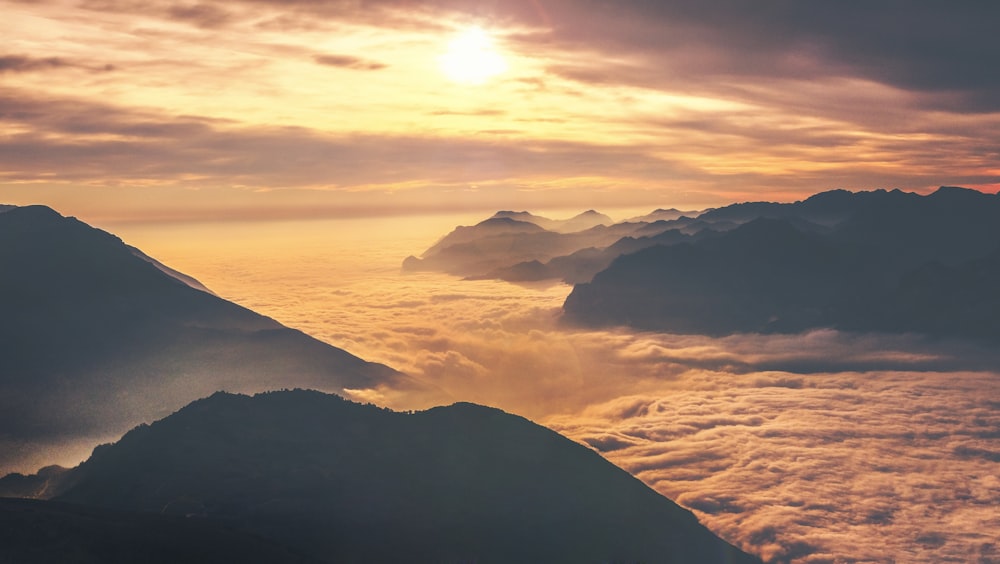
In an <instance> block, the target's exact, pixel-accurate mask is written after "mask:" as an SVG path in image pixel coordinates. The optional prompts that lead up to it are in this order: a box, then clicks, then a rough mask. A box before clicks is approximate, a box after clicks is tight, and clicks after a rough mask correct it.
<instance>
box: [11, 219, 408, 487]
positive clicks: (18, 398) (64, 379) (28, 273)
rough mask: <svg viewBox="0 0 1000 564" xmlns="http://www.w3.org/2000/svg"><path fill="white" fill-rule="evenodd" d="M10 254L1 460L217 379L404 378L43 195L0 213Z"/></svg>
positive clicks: (213, 384)
mask: <svg viewBox="0 0 1000 564" xmlns="http://www.w3.org/2000/svg"><path fill="white" fill-rule="evenodd" d="M0 264H2V265H3V271H2V274H0V311H2V312H3V315H0V358H2V359H3V365H2V366H3V370H2V373H0V451H3V454H0V472H4V471H9V470H10V469H12V468H15V467H18V457H22V456H27V455H30V454H31V452H32V451H33V449H35V448H42V447H43V446H44V445H46V444H48V443H50V442H60V441H66V440H69V439H72V438H74V437H90V438H93V437H106V439H105V440H107V439H108V438H113V437H115V436H118V435H120V434H121V433H123V432H125V431H126V430H128V429H130V428H132V427H133V426H135V425H137V424H139V423H141V422H144V421H150V420H153V419H155V418H158V417H163V416H165V415H167V414H169V413H171V412H173V411H175V410H177V409H179V408H180V407H182V406H184V405H185V404H187V403H189V402H191V401H193V400H195V399H198V398H201V397H205V396H207V395H209V394H211V393H213V392H215V391H217V390H220V389H226V390H231V391H237V392H256V391H263V390H269V389H275V388H293V387H308V388H315V389H320V390H326V391H331V392H336V391H340V390H342V389H343V388H344V387H349V388H357V387H367V386H371V385H373V384H375V383H377V382H384V381H389V380H394V381H399V380H401V379H404V378H405V376H403V375H402V374H400V373H398V372H396V371H394V370H392V369H391V368H388V367H386V366H383V365H379V364H373V363H369V362H365V361H364V360H362V359H360V358H357V357H355V356H353V355H351V354H349V353H347V352H345V351H343V350H340V349H337V348H335V347H332V346H330V345H328V344H326V343H323V342H321V341H318V340H316V339H314V338H312V337H310V336H308V335H305V334H303V333H302V332H300V331H296V330H294V329H289V328H287V327H284V326H283V325H281V324H279V323H278V322H276V321H274V320H273V319H270V318H267V317H264V316H262V315H259V314H257V313H254V312H252V311H250V310H248V309H246V308H243V307H240V306H238V305H236V304H233V303H231V302H228V301H225V300H223V299H221V298H219V297H217V296H215V295H212V294H210V293H208V292H206V291H203V290H199V289H197V288H199V287H202V286H201V285H200V284H199V283H198V282H197V281H196V280H194V279H192V278H190V277H187V276H184V275H182V274H180V273H177V272H176V271H172V270H171V269H169V268H167V267H165V266H163V265H161V264H159V263H157V262H156V261H155V260H153V259H151V258H149V257H146V256H145V255H143V254H142V253H141V251H138V250H137V249H134V248H132V247H129V246H127V245H125V244H124V243H123V242H122V241H121V240H119V239H118V238H117V237H115V236H113V235H110V234H108V233H106V232H104V231H101V230H98V229H94V228H92V227H90V226H88V225H86V224H84V223H82V222H80V221H77V220H76V219H73V218H66V217H63V216H61V215H59V214H58V213H56V212H55V211H53V210H51V209H49V208H46V207H43V206H27V207H13V208H7V209H6V210H5V211H3V212H2V213H0ZM202 288H203V287H202Z"/></svg>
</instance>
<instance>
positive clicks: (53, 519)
mask: <svg viewBox="0 0 1000 564" xmlns="http://www.w3.org/2000/svg"><path fill="white" fill-rule="evenodd" d="M0 562H10V563H17V564H64V563H67V562H72V563H73V564H133V563H136V562H142V563H144V564H176V563H178V562H183V563H185V564H202V563H203V564H210V563H211V564H215V563H219V562H240V563H246V564H293V563H301V564H311V563H315V562H318V561H317V560H314V559H312V558H308V557H306V556H304V555H302V554H299V553H297V552H295V551H293V550H291V549H288V548H285V547H282V546H281V545H278V544H276V543H274V542H273V541H267V540H264V539H261V538H259V537H257V536H254V535H251V534H247V533H240V532H236V531H233V530H230V529H229V528H227V527H224V526H221V525H220V524H219V523H214V522H211V521H206V520H200V519H184V518H181V517H172V516H161V515H153V514H141V515H139V514H135V513H123V512H120V511H114V510H108V509H101V508H96V507H85V506H81V505H75V504H67V503H58V502H52V501H38V500H27V499H0Z"/></svg>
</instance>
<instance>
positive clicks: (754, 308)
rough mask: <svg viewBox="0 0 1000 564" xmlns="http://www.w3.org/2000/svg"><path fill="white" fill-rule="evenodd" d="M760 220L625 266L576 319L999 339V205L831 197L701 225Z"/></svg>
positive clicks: (597, 284) (904, 196) (993, 199)
mask: <svg viewBox="0 0 1000 564" xmlns="http://www.w3.org/2000/svg"><path fill="white" fill-rule="evenodd" d="M754 215H758V216H759V217H756V219H752V220H751V221H749V222H748V223H745V224H743V225H742V226H741V227H738V228H736V229H734V230H732V231H729V232H727V233H726V234H724V235H714V236H711V235H703V236H702V237H701V238H700V239H699V240H697V241H695V242H693V243H692V244H691V245H689V246H685V245H680V246H677V247H670V248H663V247H659V248H656V247H654V248H650V249H646V250H644V251H640V252H638V253H635V254H634V255H627V256H624V257H621V258H620V259H619V260H616V261H615V262H613V263H611V265H610V266H609V267H608V268H607V269H606V270H604V271H602V272H600V273H598V274H597V275H596V276H595V277H594V278H593V280H592V282H591V283H590V284H578V285H577V286H576V287H575V288H574V290H573V292H572V293H571V294H570V296H569V297H568V298H567V300H566V302H565V304H564V311H565V318H566V319H567V320H568V321H571V322H575V323H582V324H585V325H593V326H603V325H630V326H633V327H637V328H642V329H648V330H665V331H676V332H692V333H706V334H713V335H715V334H728V333H736V332H794V331H801V330H804V329H809V328H816V327H835V328H841V329H849V330H853V331H862V332H870V331H875V332H916V333H923V334H927V335H932V336H941V337H972V338H977V339H987V340H996V339H998V338H1000V330H998V329H1000V328H998V326H997V324H996V322H993V321H991V320H992V319H995V318H997V317H998V316H1000V305H998V300H997V298H996V291H995V289H994V288H995V286H991V283H992V282H994V281H997V280H996V279H997V270H998V269H997V266H996V265H997V262H998V261H997V258H996V257H997V252H996V250H997V249H998V248H1000V197H998V196H996V195H992V194H984V193H981V192H977V191H974V190H968V189H963V188H949V187H942V188H941V189H939V190H938V191H936V192H934V193H933V194H930V195H928V196H920V195H917V194H912V193H905V192H900V191H898V190H894V191H892V192H886V191H884V190H877V191H874V192H860V193H850V192H845V191H833V192H827V193H823V194H818V195H816V196H813V197H812V198H809V199H807V200H805V201H802V202H796V203H794V204H773V203H748V204H737V205H734V206H729V207H726V208H719V209H717V210H712V211H710V212H706V213H705V214H703V215H702V216H701V218H707V219H715V220H723V221H730V220H731V221H741V220H744V219H746V218H748V217H753V216H754ZM769 217H775V218H779V219H768V218H769ZM701 218H700V219H701Z"/></svg>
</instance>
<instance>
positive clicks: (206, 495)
mask: <svg viewBox="0 0 1000 564" xmlns="http://www.w3.org/2000/svg"><path fill="white" fill-rule="evenodd" d="M60 487H61V488H62V493H60V494H59V495H56V496H55V499H56V500H59V501H63V502H72V503H79V504H85V505H88V506H101V507H107V508H112V509H115V510H120V511H132V512H142V513H157V514H165V515H188V516H190V520H194V521H199V520H212V521H218V522H221V523H222V524H224V525H226V526H228V527H231V528H233V529H236V530H240V531H244V532H250V533H254V534H257V535H260V536H261V537H264V538H267V539H271V540H274V541H277V542H280V543H282V544H284V545H287V546H290V547H293V548H295V549H298V550H301V551H302V552H304V553H305V554H307V555H309V556H312V557H316V558H319V559H321V560H323V561H326V562H369V563H378V562H393V563H394V562H413V563H423V562H435V563H438V562H441V563H450V562H454V563H457V562H480V563H483V564H488V563H509V562H522V563H562V562H565V563H574V564H576V563H587V562H594V563H598V562H658V563H659V562H662V563H670V562H677V563H682V562H683V563H691V562H698V563H709V564H710V563H715V562H717V563H720V564H721V563H750V562H757V560H755V559H753V558H751V557H749V556H747V555H745V554H743V553H741V552H739V551H738V550H737V549H735V548H733V547H732V546H731V545H729V544H727V543H725V542H723V541H721V540H719V539H718V538H717V537H715V536H714V535H712V534H711V533H710V532H709V531H708V530H707V529H705V528H704V527H703V526H702V525H700V524H699V523H698V521H697V520H696V519H695V517H694V516H693V515H692V514H691V513H690V512H688V511H687V510H684V509H682V508H680V507H678V506H677V505H675V504H674V503H673V502H671V501H670V500H668V499H666V498H664V497H662V496H660V495H659V494H657V493H655V492H654V491H652V490H651V489H649V488H648V487H647V486H645V485H644V484H642V483H641V482H640V481H638V480H637V479H636V478H634V477H632V476H630V475H629V474H628V473H626V472H625V471H623V470H621V469H619V468H617V467H615V466H613V465H612V464H610V463H609V462H607V461H606V460H604V459H603V458H601V457H600V456H599V455H598V454H597V453H595V452H594V451H591V450H590V449H588V448H586V447H584V446H582V445H579V444H577V443H574V442H572V441H570V440H568V439H566V438H564V437H562V436H560V435H558V434H556V433H554V432H552V431H550V430H547V429H545V428H543V427H540V426H538V425H535V424H533V423H531V422H529V421H527V420H525V419H523V418H520V417H516V416H513V415H508V414H506V413H503V412H501V411H499V410H496V409H491V408H485V407H480V406H476V405H472V404H455V405H452V406H450V407H442V408H434V409H431V410H428V411H423V412H416V413H398V412H392V411H388V410H385V409H381V408H377V407H374V406H371V405H360V404H355V403H351V402H348V401H346V400H343V399H340V398H339V397H336V396H331V395H325V394H321V393H318V392H309V391H300V390H296V391H288V392H272V393H266V394H261V395H257V396H254V397H247V396H241V395H231V394H224V393H218V394H215V395H213V396H211V397H209V398H207V399H204V400H199V401H196V402H194V403H192V404H190V405H188V406H187V407H185V408H184V409H182V410H180V411H179V412H177V413H175V414H173V415H171V416H169V417H167V418H166V419H163V420H161V421H158V422H156V423H153V424H152V425H148V426H145V425H144V426H141V427H139V428H136V429H134V430H133V431H131V432H129V433H128V434H126V435H125V436H124V437H123V438H122V439H121V440H120V441H118V443H116V444H114V445H108V446H103V447H100V448H98V449H97V450H95V451H94V454H93V456H92V457H91V458H90V459H89V460H88V461H86V462H85V463H84V464H82V465H81V466H79V467H78V468H76V469H74V470H72V471H71V472H70V473H68V474H67V475H65V476H64V478H63V481H62V485H61V486H60Z"/></svg>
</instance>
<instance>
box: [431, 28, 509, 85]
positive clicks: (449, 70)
mask: <svg viewBox="0 0 1000 564" xmlns="http://www.w3.org/2000/svg"><path fill="white" fill-rule="evenodd" d="M438 63H439V64H440V65H441V71H442V72H444V74H445V76H447V77H448V78H449V79H450V80H452V81H454V82H457V83H459V84H484V83H485V82H486V81H487V80H489V79H490V78H492V77H494V76H496V75H498V74H500V73H502V72H504V71H506V70H507V62H506V61H504V58H503V56H502V55H501V54H500V52H499V51H497V50H496V48H495V47H494V45H493V38H492V37H490V36H489V34H487V33H486V32H485V31H483V29H482V28H480V27H470V28H468V29H466V30H465V31H463V32H461V33H460V34H459V35H458V36H457V37H455V38H454V39H453V40H452V41H451V43H449V44H448V52H447V53H445V54H444V55H441V56H440V57H439V58H438Z"/></svg>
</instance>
